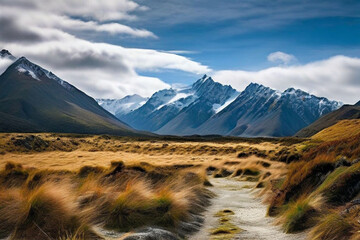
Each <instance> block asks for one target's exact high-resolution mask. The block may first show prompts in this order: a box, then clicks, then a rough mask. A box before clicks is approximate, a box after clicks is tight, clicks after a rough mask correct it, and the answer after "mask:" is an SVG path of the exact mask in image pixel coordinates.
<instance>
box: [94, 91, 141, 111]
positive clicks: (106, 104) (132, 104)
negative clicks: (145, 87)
mask: <svg viewBox="0 0 360 240" xmlns="http://www.w3.org/2000/svg"><path fill="white" fill-rule="evenodd" d="M147 100H148V98H144V97H142V96H140V95H137V94H134V95H128V96H125V97H124V98H121V99H96V101H97V102H98V104H99V105H100V106H101V107H103V108H104V109H105V110H107V111H108V112H110V113H112V114H114V115H122V114H127V113H129V112H131V111H134V110H135V109H138V108H139V107H141V106H142V105H144V104H145V103H146V101H147Z"/></svg>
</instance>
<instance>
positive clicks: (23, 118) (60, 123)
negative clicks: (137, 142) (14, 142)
mask: <svg viewBox="0 0 360 240" xmlns="http://www.w3.org/2000/svg"><path fill="white" fill-rule="evenodd" d="M0 115H1V118H0V121H1V124H0V126H1V127H0V131H2V132H11V131H15V132H17V131H20V132H69V133H89V134H115V135H137V134H140V132H138V131H134V130H133V129H131V127H130V126H128V125H127V124H125V123H123V122H121V121H119V120H118V119H117V118H115V117H114V116H113V115H112V114H111V113H109V112H107V111H106V110H104V109H103V108H101V107H100V106H99V105H98V104H97V102H96V101H95V100H94V99H93V98H91V97H89V96H88V95H86V94H85V93H84V92H82V91H81V90H79V89H77V88H76V87H74V86H73V85H71V84H69V83H68V82H66V81H64V80H62V79H60V78H59V77H57V76H56V75H55V74H53V73H52V72H50V71H48V70H46V69H44V68H42V67H40V66H39V65H37V64H34V63H32V62H31V61H29V60H28V59H27V58H26V57H21V58H19V59H18V60H16V61H15V62H14V63H12V64H11V65H10V66H9V67H8V68H7V69H6V70H5V72H4V73H2V74H1V75H0Z"/></svg>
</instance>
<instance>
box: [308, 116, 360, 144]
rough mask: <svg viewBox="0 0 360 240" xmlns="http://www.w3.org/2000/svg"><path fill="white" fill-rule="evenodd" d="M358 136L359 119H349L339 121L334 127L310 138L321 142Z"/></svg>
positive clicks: (359, 129) (359, 132)
mask: <svg viewBox="0 0 360 240" xmlns="http://www.w3.org/2000/svg"><path fill="white" fill-rule="evenodd" d="M358 134H360V119H351V120H341V121H339V122H338V123H336V124H335V125H332V126H330V127H328V128H325V129H324V130H322V131H320V132H318V133H317V134H315V135H314V136H312V138H313V139H317V140H322V141H334V140H340V139H344V138H349V137H352V136H355V135H358Z"/></svg>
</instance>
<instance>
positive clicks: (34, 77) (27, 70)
mask: <svg viewBox="0 0 360 240" xmlns="http://www.w3.org/2000/svg"><path fill="white" fill-rule="evenodd" d="M16 69H17V70H18V71H19V72H20V73H24V74H27V75H30V76H31V77H32V78H33V79H35V80H38V81H41V80H40V79H39V78H38V76H36V74H35V73H34V72H33V71H32V70H30V69H25V68H24V67H20V66H19V67H17V68H16Z"/></svg>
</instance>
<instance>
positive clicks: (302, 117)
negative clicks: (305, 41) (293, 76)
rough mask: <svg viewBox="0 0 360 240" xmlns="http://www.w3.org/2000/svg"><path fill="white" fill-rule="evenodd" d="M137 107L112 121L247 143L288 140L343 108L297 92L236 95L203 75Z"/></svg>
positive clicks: (254, 87) (261, 90)
mask: <svg viewBox="0 0 360 240" xmlns="http://www.w3.org/2000/svg"><path fill="white" fill-rule="evenodd" d="M109 101H113V102H115V101H119V100H109ZM141 101H142V103H141V104H139V105H141V106H140V107H139V108H137V109H132V110H131V111H129V112H127V113H118V114H116V117H118V118H119V119H120V120H122V121H124V122H126V123H128V124H129V125H130V126H132V127H134V128H136V129H141V130H146V131H151V132H155V133H158V134H164V135H195V134H196V135H212V134H218V135H230V136H246V137H257V136H271V137H281V136H292V135H294V134H295V133H296V132H298V131H299V130H300V129H302V128H304V127H306V126H308V125H309V124H311V123H313V122H314V121H315V120H317V119H318V118H319V117H321V116H323V115H325V114H327V113H329V112H332V111H334V110H336V109H338V108H339V107H340V106H341V105H342V103H341V102H337V101H330V100H328V99H326V98H323V97H317V96H314V95H311V94H309V93H306V92H304V91H302V90H299V89H294V88H289V89H287V90H285V91H284V92H279V91H276V90H273V89H271V88H268V87H265V86H263V85H259V84H255V83H251V84H250V85H249V86H248V87H247V88H246V89H245V90H244V91H242V92H241V93H239V92H237V91H236V90H235V89H233V88H232V87H231V86H224V85H222V84H220V83H218V82H215V81H214V80H213V79H212V78H211V77H209V76H206V75H205V76H203V77H202V78H201V79H199V80H197V81H196V82H195V83H194V84H192V85H191V86H188V87H185V88H182V89H164V90H160V91H158V92H156V93H154V94H153V95H152V96H151V97H150V98H149V99H148V100H147V102H146V103H145V104H144V103H143V99H141ZM99 102H100V101H99ZM105 108H106V107H105ZM118 108H122V107H121V106H120V105H119V106H118ZM108 110H109V109H108Z"/></svg>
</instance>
